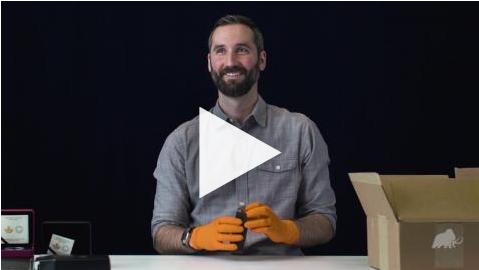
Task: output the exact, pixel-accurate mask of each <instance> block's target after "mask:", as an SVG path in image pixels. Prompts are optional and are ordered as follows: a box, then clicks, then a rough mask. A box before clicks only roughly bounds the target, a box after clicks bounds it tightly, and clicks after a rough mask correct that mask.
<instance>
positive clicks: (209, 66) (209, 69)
mask: <svg viewBox="0 0 479 270" xmlns="http://www.w3.org/2000/svg"><path fill="white" fill-rule="evenodd" d="M207 58H208V71H209V72H211V55H210V54H209V53H208V55H207Z"/></svg>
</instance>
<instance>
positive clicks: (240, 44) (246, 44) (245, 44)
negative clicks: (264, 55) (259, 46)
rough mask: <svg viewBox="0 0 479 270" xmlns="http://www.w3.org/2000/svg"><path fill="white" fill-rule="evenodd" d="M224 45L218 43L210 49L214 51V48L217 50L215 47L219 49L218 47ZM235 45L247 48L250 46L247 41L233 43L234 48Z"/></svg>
mask: <svg viewBox="0 0 479 270" xmlns="http://www.w3.org/2000/svg"><path fill="white" fill-rule="evenodd" d="M224 47H225V45H223V44H219V45H215V46H213V49H212V50H213V51H214V50H217V49H220V48H224ZM236 47H247V48H251V46H250V45H249V44H248V43H238V44H235V48H236Z"/></svg>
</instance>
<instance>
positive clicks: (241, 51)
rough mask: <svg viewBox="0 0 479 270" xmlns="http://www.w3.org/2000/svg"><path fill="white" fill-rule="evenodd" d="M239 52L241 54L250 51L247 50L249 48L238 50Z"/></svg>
mask: <svg viewBox="0 0 479 270" xmlns="http://www.w3.org/2000/svg"><path fill="white" fill-rule="evenodd" d="M237 52H239V53H248V49H247V48H238V49H237Z"/></svg>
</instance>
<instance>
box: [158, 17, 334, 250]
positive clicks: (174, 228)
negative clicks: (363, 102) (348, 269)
mask: <svg viewBox="0 0 479 270" xmlns="http://www.w3.org/2000/svg"><path fill="white" fill-rule="evenodd" d="M265 68H266V52H265V50H264V45H263V36H262V34H261V32H260V30H259V29H258V28H257V27H256V26H255V24H254V23H253V22H252V21H251V20H250V19H249V18H246V17H244V16H237V15H228V16H225V17H223V18H221V19H219V20H218V21H217V23H216V24H215V26H214V27H213V30H212V31H211V34H210V38H209V53H208V69H209V71H210V73H211V77H212V79H213V82H214V83H215V85H216V87H217V88H218V101H217V104H216V106H215V107H213V108H212V109H211V112H212V113H213V114H215V115H216V116H218V117H220V118H221V119H223V120H225V121H228V122H229V123H230V124H232V125H234V126H236V127H238V128H240V129H242V130H243V131H245V132H247V133H249V134H251V135H252V136H254V137H256V138H258V139H259V140H261V141H263V142H265V143H267V144H269V145H271V146H272V147H274V148H276V149H278V150H279V151H281V154H280V155H278V156H277V157H275V158H273V159H271V160H269V161H267V162H265V163H263V164H261V165H260V166H258V167H257V168H255V169H253V170H251V171H249V172H248V173H245V174H244V175H242V176H240V177H238V178H237V179H235V180H234V181H231V182H229V183H228V184H225V185H224V186H222V187H220V188H219V189H217V190H215V191H213V192H211V193H209V194H208V195H206V196H204V197H202V198H201V199H200V198H199V183H198V178H199V171H198V167H199V165H198V164H199V162H198V158H199V152H198V151H199V120H198V117H196V118H194V119H193V120H191V121H188V122H186V123H184V124H182V125H181V126H179V127H178V128H177V129H176V130H175V131H173V132H172V133H171V134H170V135H169V136H168V138H167V139H166V141H165V143H164V145H163V148H162V150H161V153H160V156H159V158H158V164H157V167H156V169H155V172H154V176H155V178H156V179H157V190H156V196H155V201H154V210H153V218H152V236H153V241H154V247H155V249H156V250H157V251H158V252H159V253H176V254H178V253H179V254H191V253H205V254H217V253H220V254H228V253H229V252H233V253H236V254H261V255H275V254H276V255H301V254H302V252H301V249H300V248H301V247H307V246H313V245H317V244H321V243H325V242H328V241H329V240H330V239H331V238H332V237H333V235H334V232H335V225H336V210H335V195H334V192H333V190H332V188H331V186H330V181H329V171H328V164H329V157H328V151H327V146H326V144H325V142H324V140H323V138H322V136H321V134H320V132H319V130H318V128H317V127H316V125H315V124H314V123H313V122H312V121H311V120H310V119H309V118H307V117H306V116H304V115H302V114H299V113H291V112H289V111H287V110H286V109H282V108H278V107H276V106H272V105H268V104H266V103H265V101H264V100H263V99H262V98H261V97H260V96H259V95H258V79H259V77H260V72H261V71H263V70H264V69H265ZM241 203H244V204H246V206H245V213H246V218H247V219H246V222H244V223H243V222H242V220H241V219H239V218H236V217H235V213H236V209H237V208H238V206H240V205H241ZM245 230H247V233H246V234H245V235H246V239H244V237H243V233H244V231H245ZM242 241H244V246H243V247H242V248H241V249H238V246H239V244H240V243H241V242H242Z"/></svg>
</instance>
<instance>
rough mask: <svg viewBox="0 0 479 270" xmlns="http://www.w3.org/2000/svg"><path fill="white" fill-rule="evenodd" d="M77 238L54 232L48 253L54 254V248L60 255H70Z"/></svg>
mask: <svg viewBox="0 0 479 270" xmlns="http://www.w3.org/2000/svg"><path fill="white" fill-rule="evenodd" d="M74 243H75V240H73V239H70V238H66V237H63V236H60V235H57V234H52V239H51V240H50V245H49V249H48V252H47V253H48V254H52V251H51V250H53V251H54V252H55V253H56V254H58V255H70V254H71V253H72V249H73V244H74Z"/></svg>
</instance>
